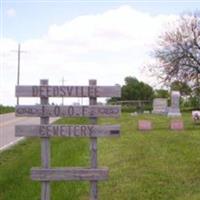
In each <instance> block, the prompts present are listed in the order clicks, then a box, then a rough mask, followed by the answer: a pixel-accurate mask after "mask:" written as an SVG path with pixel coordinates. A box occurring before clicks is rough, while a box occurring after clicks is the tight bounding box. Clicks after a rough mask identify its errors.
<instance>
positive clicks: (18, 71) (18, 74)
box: [12, 43, 26, 105]
mask: <svg viewBox="0 0 200 200" xmlns="http://www.w3.org/2000/svg"><path fill="white" fill-rule="evenodd" d="M12 52H17V85H19V83H20V56H21V53H25V52H26V51H21V45H20V43H19V44H18V50H17V51H16V50H13V51H12ZM17 105H19V97H17Z"/></svg>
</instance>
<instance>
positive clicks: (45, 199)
mask: <svg viewBox="0 0 200 200" xmlns="http://www.w3.org/2000/svg"><path fill="white" fill-rule="evenodd" d="M40 85H42V86H47V85H48V80H45V79H43V80H40ZM40 103H41V104H42V105H48V104H49V98H48V97H41V98H40ZM40 123H41V124H49V117H46V116H45V117H40ZM50 159H51V155H50V142H49V138H42V140H41V161H42V167H43V168H46V169H48V168H49V167H50ZM41 200H50V183H49V182H48V181H44V182H42V187H41Z"/></svg>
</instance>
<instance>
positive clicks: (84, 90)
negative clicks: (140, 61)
mask: <svg viewBox="0 0 200 200" xmlns="http://www.w3.org/2000/svg"><path fill="white" fill-rule="evenodd" d="M15 94H16V97H120V96H121V87H120V86H118V85H117V86H36V85H35V86H25V85H23V86H22V85H20V86H16V90H15Z"/></svg>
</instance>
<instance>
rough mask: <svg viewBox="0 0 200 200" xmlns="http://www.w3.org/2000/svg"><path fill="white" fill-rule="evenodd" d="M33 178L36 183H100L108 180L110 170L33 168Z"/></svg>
mask: <svg viewBox="0 0 200 200" xmlns="http://www.w3.org/2000/svg"><path fill="white" fill-rule="evenodd" d="M31 178H32V180H35V181H70V180H73V181H81V180H82V181H91V180H98V181H100V180H106V179H107V178H108V168H100V169H91V168H49V169H42V168H32V170H31Z"/></svg>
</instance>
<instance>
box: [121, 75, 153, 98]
mask: <svg viewBox="0 0 200 200" xmlns="http://www.w3.org/2000/svg"><path fill="white" fill-rule="evenodd" d="M152 99H153V88H152V87H151V86H150V85H148V84H146V83H144V82H142V81H141V82H140V81H138V80H137V79H136V78H134V77H130V76H129V77H126V78H125V85H123V87H122V100H152Z"/></svg>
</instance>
